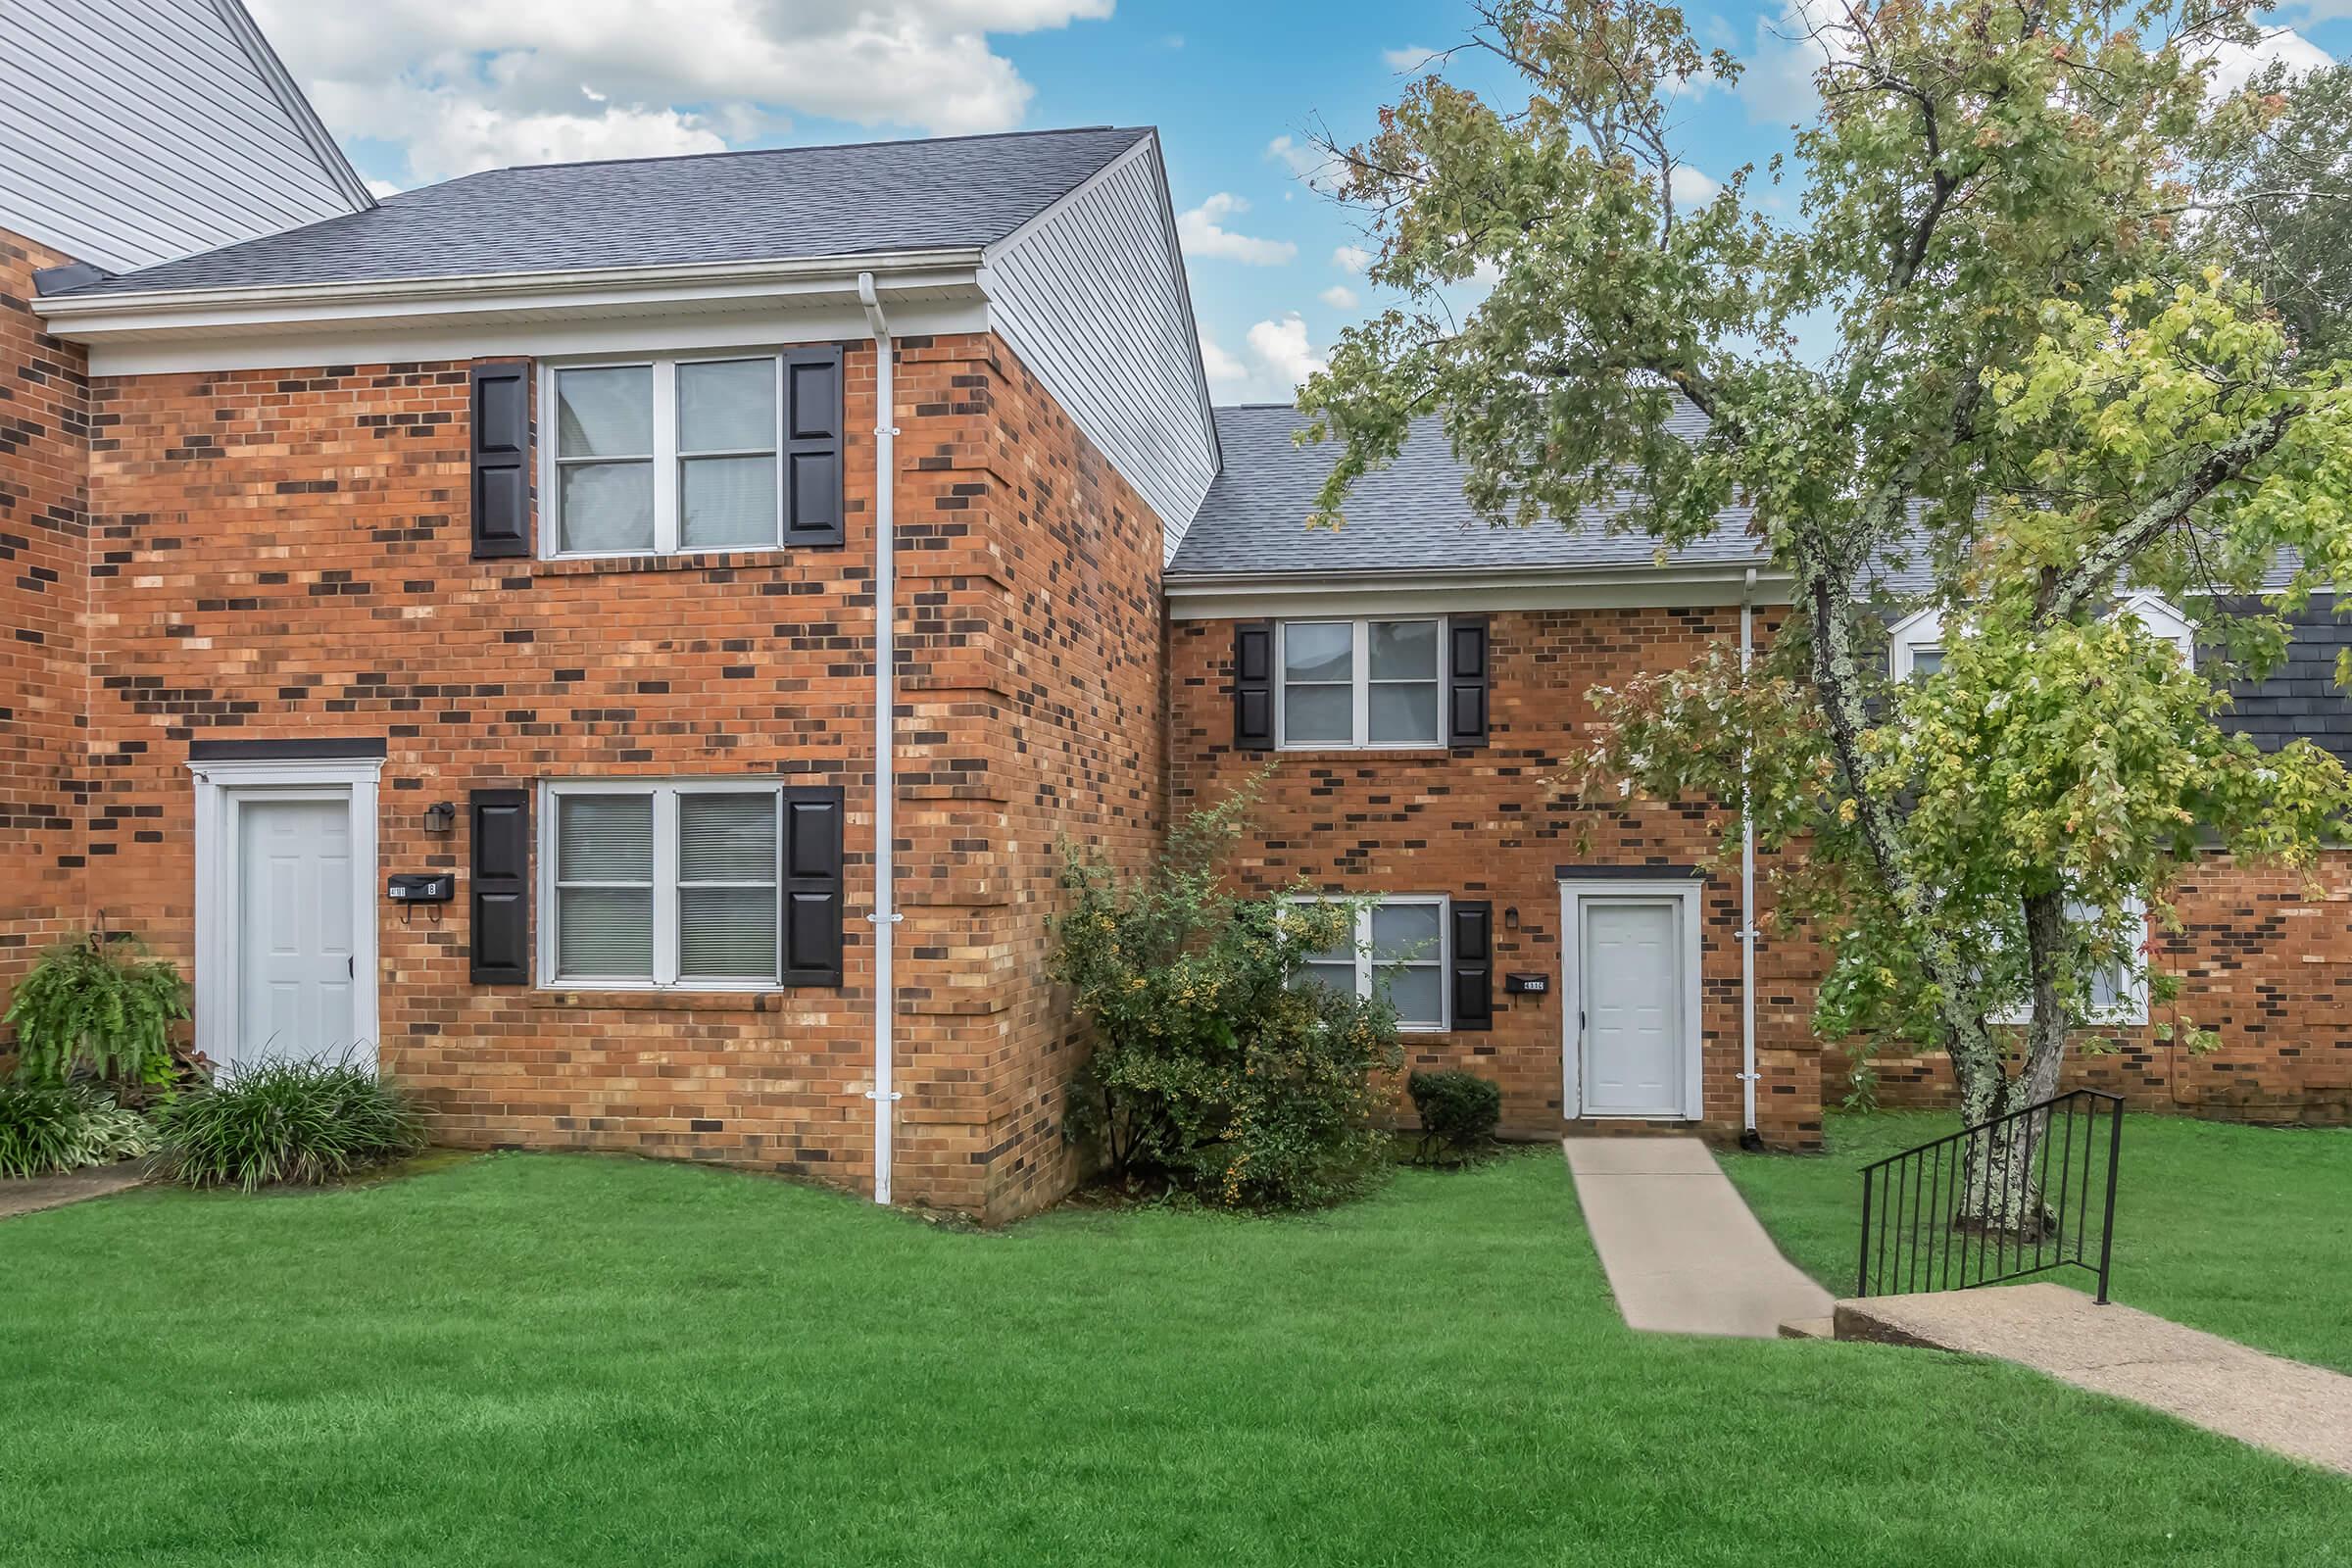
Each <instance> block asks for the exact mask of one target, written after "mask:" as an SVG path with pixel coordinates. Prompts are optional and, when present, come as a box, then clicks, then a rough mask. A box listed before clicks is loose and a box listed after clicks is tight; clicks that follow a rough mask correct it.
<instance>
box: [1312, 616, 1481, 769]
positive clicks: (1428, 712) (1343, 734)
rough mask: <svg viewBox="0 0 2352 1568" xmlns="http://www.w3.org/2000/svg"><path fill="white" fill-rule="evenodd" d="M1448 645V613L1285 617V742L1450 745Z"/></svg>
mask: <svg viewBox="0 0 2352 1568" xmlns="http://www.w3.org/2000/svg"><path fill="white" fill-rule="evenodd" d="M1445 647H1446V622H1445V620H1444V619H1443V618H1438V619H1418V620H1286V621H1284V622H1283V623H1282V625H1281V628H1280V650H1279V655H1278V668H1279V669H1280V671H1281V675H1282V679H1281V682H1280V695H1281V702H1280V711H1279V714H1278V719H1277V721H1278V723H1279V724H1280V726H1281V730H1280V733H1281V745H1283V746H1284V747H1286V748H1291V749H1300V748H1309V749H1316V750H1327V749H1331V748H1335V747H1420V746H1433V747H1434V746H1443V745H1444V744H1445V705H1444V702H1443V701H1442V690H1443V686H1444V681H1443V675H1444V672H1445V666H1444V663H1443V654H1444V650H1445Z"/></svg>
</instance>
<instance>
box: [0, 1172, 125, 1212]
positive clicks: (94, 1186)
mask: <svg viewBox="0 0 2352 1568" xmlns="http://www.w3.org/2000/svg"><path fill="white" fill-rule="evenodd" d="M146 1180H147V1166H146V1163H145V1162H144V1161H141V1160H133V1161H131V1162H129V1163H127V1164H122V1165H96V1166H93V1167H91V1168H90V1169H88V1170H76V1171H69V1172H67V1173H66V1174H65V1175H63V1176H25V1177H22V1178H17V1179H12V1180H9V1181H4V1182H0V1219H7V1218H8V1217H9V1216H10V1215H12V1214H30V1213H32V1212H34V1211H35V1210H38V1209H43V1208H63V1207H64V1206H65V1205H66V1204H68V1203H78V1202H80V1201H83V1200H84V1199H90V1198H104V1197H106V1196H107V1195H108V1194H109V1193H119V1192H122V1191H123V1190H124V1189H126V1188H131V1187H136V1186H138V1185H139V1184H140V1183H142V1182H144V1181H146Z"/></svg>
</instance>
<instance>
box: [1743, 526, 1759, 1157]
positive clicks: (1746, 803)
mask: <svg viewBox="0 0 2352 1568" xmlns="http://www.w3.org/2000/svg"><path fill="white" fill-rule="evenodd" d="M1755 623H1756V568H1755V567H1753V566H1750V567H1748V568H1747V582H1746V584H1745V586H1744V587H1742V588H1741V589H1740V678H1741V680H1742V682H1744V681H1745V679H1746V676H1747V670H1748V665H1749V663H1750V662H1752V660H1753V656H1754V648H1755ZM1747 764H1748V760H1747V755H1746V754H1745V753H1744V752H1743V753H1741V754H1740V1142H1741V1143H1743V1144H1747V1143H1754V1142H1756V1141H1757V1135H1756V813H1755V810H1754V805H1753V802H1752V801H1751V800H1750V799H1749V790H1748V773H1747Z"/></svg>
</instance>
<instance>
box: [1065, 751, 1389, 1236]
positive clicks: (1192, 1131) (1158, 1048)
mask: <svg viewBox="0 0 2352 1568" xmlns="http://www.w3.org/2000/svg"><path fill="white" fill-rule="evenodd" d="M1262 778H1263V775H1262V774H1261V775H1260V779H1259V781H1258V782H1253V783H1252V784H1251V785H1250V786H1249V787H1248V788H1246V789H1244V790H1243V791H1241V792H1240V793H1239V794H1237V795H1236V796H1235V797H1233V798H1232V799H1231V800H1228V801H1227V802H1225V803H1224V804H1223V805H1221V806H1218V807H1216V808H1215V809H1211V810H1207V811H1203V812H1200V813H1196V814H1195V815H1194V816H1193V817H1192V818H1191V819H1190V820H1189V821H1187V822H1186V824H1185V825H1184V826H1183V827H1182V828H1180V829H1179V830H1178V831H1177V833H1176V834H1175V835H1174V837H1173V840H1172V842H1171V845H1170V847H1169V849H1168V851H1167V853H1166V855H1165V856H1163V857H1162V858H1161V859H1160V860H1159V861H1158V862H1157V863H1156V864H1155V865H1154V866H1153V867H1152V869H1151V870H1150V871H1149V872H1147V873H1146V874H1144V875H1142V876H1140V877H1132V878H1125V879H1122V878H1121V877H1120V876H1118V875H1117V874H1116V873H1115V872H1114V871H1113V870H1112V869H1111V868H1110V867H1108V866H1106V865H1104V864H1103V863H1102V862H1101V861H1099V860H1090V859H1088V858H1083V857H1081V856H1079V855H1078V854H1076V853H1074V852H1073V853H1072V854H1071V856H1070V857H1069V860H1068V865H1067V869H1066V871H1065V873H1064V876H1063V885H1064V887H1065V888H1067V889H1068V890H1069V893H1070V896H1071V906H1070V907H1069V909H1068V910H1067V912H1066V913H1064V914H1062V915H1061V916H1059V917H1058V918H1056V919H1055V920H1054V921H1053V922H1052V925H1053V930H1054V936H1055V938H1056V948H1055V952H1054V964H1053V973H1054V978H1055V979H1056V980H1058V981H1061V982H1062V983H1064V984H1067V985H1069V986H1071V987H1072V988H1074V990H1075V991H1076V993H1077V1001H1078V1005H1079V1006H1080V1007H1081V1008H1082V1009H1084V1011H1085V1012H1086V1013H1087V1015H1088V1016H1089V1017H1090V1018H1091V1019H1092V1021H1093V1024H1094V1028H1095V1035H1096V1047H1095V1054H1094V1056H1093V1058H1092V1060H1091V1061H1090V1062H1089V1064H1088V1066H1087V1068H1086V1070H1085V1071H1084V1073H1082V1074H1081V1076H1080V1077H1079V1079H1078V1080H1077V1081H1076V1082H1074V1083H1073V1084H1072V1085H1071V1086H1070V1089H1069V1094H1068V1107H1069V1108H1068V1113H1067V1116H1066V1118H1065V1124H1064V1130H1065V1133H1066V1134H1067V1135H1068V1136H1070V1137H1072V1138H1074V1139H1077V1140H1080V1141H1084V1142H1088V1143H1091V1144H1093V1145H1094V1146H1095V1147H1096V1149H1097V1151H1098V1152H1099V1153H1100V1155H1101V1157H1102V1160H1103V1167H1104V1170H1105V1173H1106V1174H1107V1175H1108V1176H1109V1177H1110V1178H1111V1179H1112V1180H1113V1181H1115V1182H1117V1183H1119V1184H1121V1185H1123V1186H1125V1187H1126V1188H1128V1189H1129V1190H1130V1191H1150V1190H1158V1191H1170V1192H1180V1193H1185V1194H1189V1195H1191V1196H1193V1197H1195V1198H1197V1199H1199V1200H1200V1201H1204V1202H1208V1203H1213V1204H1217V1205H1220V1206H1226V1207H1289V1208H1296V1207H1307V1206H1312V1205H1316V1204H1322V1203H1329V1202H1334V1201H1339V1200H1342V1199H1345V1198H1348V1197H1352V1196H1355V1195H1356V1194H1359V1193H1361V1192H1363V1191H1364V1190H1366V1189H1367V1188H1368V1187H1370V1186H1371V1185H1372V1184H1373V1182H1374V1181H1376V1180H1377V1179H1378V1176H1379V1174H1380V1172H1381V1171H1382V1170H1383V1168H1384V1166H1385V1162H1384V1160H1383V1158H1382V1155H1383V1152H1384V1147H1385V1135H1384V1134H1383V1133H1382V1132H1381V1131H1380V1130H1379V1128H1378V1121H1379V1118H1380V1116H1381V1114H1382V1112H1383V1111H1384V1109H1385V1108H1386V1106H1387V1105H1388V1103H1389V1102H1390V1098H1391V1094H1392V1089H1393V1083H1394V1074H1395V1073H1396V1071H1397V1068H1398V1067H1399V1066H1400V1065H1401V1063H1402V1059H1403V1053H1402V1051H1401V1049H1400V1048H1399V1047H1398V1045H1397V1018H1396V1013H1395V1012H1394V1011H1393V1010H1392V1009H1391V1008H1390V1007H1389V1005H1387V1003H1386V1002H1385V1001H1382V1000H1379V999H1378V998H1374V999H1370V1000H1366V999H1361V998H1358V997H1356V996H1355V995H1353V994H1352V993H1348V992H1340V991H1336V990H1332V989H1328V988H1326V987H1323V986H1319V985H1312V984H1306V983H1303V980H1302V977H1303V975H1304V973H1305V964H1306V961H1307V959H1308V958H1309V957H1311V956H1314V955H1316V954H1318V953H1328V952H1332V951H1335V950H1339V949H1345V948H1348V947H1350V946H1352V945H1353V942H1354V926H1355V913H1356V905H1355V904H1353V903H1349V902H1347V901H1335V902H1328V903H1325V902H1316V903H1296V902H1292V901H1291V900H1288V899H1284V898H1243V897H1237V896H1235V895H1233V894H1231V893H1229V892H1227V891H1225V890H1224V888H1223V886H1222V885H1221V881H1220V878H1219V876H1218V864H1217V862H1218V860H1219V859H1220V858H1221V856H1222V853H1223V851H1224V850H1225V848H1226V846H1227V845H1228V844H1230V843H1231V842H1232V840H1233V839H1234V837H1235V836H1236V834H1237V833H1238V832H1239V829H1240V827H1241V824H1242V823H1243V821H1244V820H1245V819H1246V817H1247V815H1248V813H1249V810H1250V806H1251V805H1252V804H1253V802H1254V800H1255V797H1256V793H1257V790H1258V788H1259V787H1260V786H1261V784H1262Z"/></svg>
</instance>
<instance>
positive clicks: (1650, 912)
mask: <svg viewBox="0 0 2352 1568" xmlns="http://www.w3.org/2000/svg"><path fill="white" fill-rule="evenodd" d="M1576 902H1577V905H1578V907H1579V912H1580V914H1581V916H1582V920H1581V926H1582V930H1581V932H1580V933H1579V937H1578V942H1579V946H1580V950H1581V951H1580V952H1579V954H1578V959H1579V963H1580V973H1579V975H1578V976H1577V987H1576V990H1577V997H1578V1001H1579V1003H1580V1004H1581V1007H1582V1011H1583V1020H1582V1021H1583V1039H1582V1042H1581V1049H1580V1050H1579V1052H1578V1056H1579V1058H1580V1061H1581V1064H1582V1068H1583V1078H1584V1083H1583V1089H1584V1093H1583V1096H1582V1100H1583V1105H1584V1114H1586V1115H1588V1116H1680V1115H1682V1114H1683V1113H1684V1102H1685V1098H1686V1097H1685V1094H1684V1088H1685V1086H1684V1081H1683V1078H1684V1060H1685V1056H1686V1046H1687V1043H1688V1040H1689V1034H1688V1025H1689V1020H1688V1019H1686V1018H1685V1017H1684V990H1685V987H1684V979H1685V976H1684V974H1683V946H1684V944H1683V931H1682V922H1683V919H1684V905H1683V901H1682V900H1680V899H1673V898H1663V899H1661V898H1607V897H1586V898H1582V899H1579V900H1578V901H1576Z"/></svg>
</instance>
